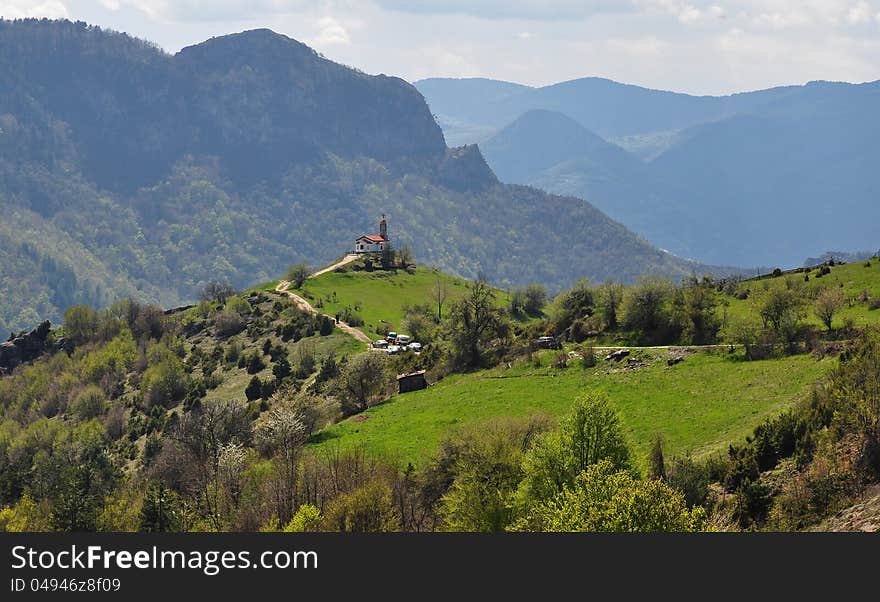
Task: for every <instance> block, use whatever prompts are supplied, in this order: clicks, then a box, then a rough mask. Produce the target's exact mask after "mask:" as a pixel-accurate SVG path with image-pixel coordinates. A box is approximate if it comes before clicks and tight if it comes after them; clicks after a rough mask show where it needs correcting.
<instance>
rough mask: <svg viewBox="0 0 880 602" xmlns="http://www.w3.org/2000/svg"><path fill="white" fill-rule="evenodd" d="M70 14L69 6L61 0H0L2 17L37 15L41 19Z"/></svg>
mask: <svg viewBox="0 0 880 602" xmlns="http://www.w3.org/2000/svg"><path fill="white" fill-rule="evenodd" d="M68 16H70V15H69V14H68V12H67V7H66V6H65V5H64V3H62V2H61V1H60V0H43V1H39V0H38V1H37V2H32V1H31V2H29V1H28V0H0V17H5V18H7V19H22V18H24V17H36V18H39V19H42V18H44V17H45V18H47V19H59V18H64V17H68Z"/></svg>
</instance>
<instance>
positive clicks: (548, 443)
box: [519, 392, 632, 505]
mask: <svg viewBox="0 0 880 602" xmlns="http://www.w3.org/2000/svg"><path fill="white" fill-rule="evenodd" d="M600 460H607V461H609V462H610V463H611V464H612V466H614V467H615V468H617V469H628V468H631V466H632V463H631V457H630V450H629V446H628V445H627V442H626V438H625V436H624V434H623V429H622V427H621V425H620V420H619V419H618V417H617V413H616V412H615V411H614V409H613V408H612V407H611V405H610V404H609V403H608V400H607V398H606V397H605V396H604V395H602V394H600V393H594V392H590V393H587V394H585V395H583V396H582V397H580V398H578V399H577V400H576V401H575V403H574V406H573V407H572V409H571V411H570V412H569V413H568V414H567V415H566V416H565V418H563V420H562V421H561V424H560V426H559V428H558V429H557V430H555V431H551V432H549V433H547V434H545V435H543V436H541V437H539V438H538V439H537V440H536V441H535V444H534V446H533V447H532V448H531V449H530V450H529V451H528V452H527V453H526V456H525V458H524V461H523V470H524V472H525V479H524V480H523V483H522V485H521V486H520V492H519V497H520V502H521V503H523V504H525V505H528V504H530V503H533V502H535V501H537V500H546V499H549V498H551V497H552V496H554V495H556V494H557V493H559V492H560V491H562V489H563V488H564V487H565V486H566V485H570V484H571V483H572V482H573V481H574V478H575V477H576V476H577V475H578V474H580V473H581V472H583V471H584V470H585V469H586V468H587V467H588V466H592V465H593V464H596V463H597V462H599V461H600Z"/></svg>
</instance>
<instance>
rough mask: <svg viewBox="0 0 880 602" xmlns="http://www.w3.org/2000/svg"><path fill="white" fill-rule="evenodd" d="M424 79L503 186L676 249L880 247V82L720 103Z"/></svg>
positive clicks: (734, 253) (735, 253)
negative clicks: (549, 195) (559, 201)
mask: <svg viewBox="0 0 880 602" xmlns="http://www.w3.org/2000/svg"><path fill="white" fill-rule="evenodd" d="M416 86H417V87H418V88H419V90H420V91H421V92H422V93H423V94H424V95H425V98H426V100H427V102H428V105H429V106H430V108H431V110H432V112H433V113H434V114H435V116H436V117H437V119H438V122H439V123H440V124H441V126H442V127H443V129H444V134H445V136H446V139H447V140H448V141H452V142H454V143H456V144H459V143H479V145H480V148H481V149H482V150H483V151H484V153H485V155H486V159H487V161H488V163H489V165H490V166H491V167H492V169H493V170H494V171H495V172H496V173H497V174H498V175H499V177H500V178H501V180H502V181H505V182H515V183H520V184H529V185H534V186H537V187H540V188H542V189H544V190H548V191H551V192H555V193H559V194H566V195H572V196H577V197H581V198H584V199H586V200H588V201H590V202H591V203H592V204H594V205H595V206H596V207H598V208H599V209H601V210H602V211H604V212H606V213H607V214H608V215H610V216H611V217H612V218H614V219H616V220H619V221H620V222H622V223H623V224H625V225H626V226H628V227H630V228H632V229H633V230H635V231H636V232H637V233H639V234H641V235H643V236H645V237H646V238H647V239H648V240H650V241H652V242H653V243H656V244H658V245H660V246H661V247H663V248H665V249H669V250H670V251H671V252H673V253H676V254H678V255H681V256H684V257H692V258H697V259H699V260H700V261H705V262H708V263H715V264H723V265H731V264H733V265H744V266H746V265H766V266H772V265H777V264H780V265H783V266H796V265H800V263H801V262H802V261H803V258H804V257H805V256H808V255H811V254H815V253H818V252H822V251H824V250H827V249H836V248H849V249H862V248H876V247H878V246H880V230H878V229H877V227H876V224H877V223H880V202H878V197H880V188H878V177H877V170H876V165H877V164H878V163H880V113H878V111H877V110H876V107H877V106H880V82H873V83H867V84H841V83H830V82H812V83H810V84H807V85H804V86H787V87H780V88H772V89H769V90H761V91H757V92H748V93H742V94H735V95H732V96H724V97H712V96H690V95H686V94H677V93H673V92H663V91H656V90H649V89H645V88H640V87H637V86H629V85H623V84H619V83H616V82H612V81H609V80H604V79H598V78H586V79H581V80H575V81H571V82H565V83H561V84H557V85H553V86H547V87H544V88H530V87H527V86H519V85H516V84H510V83H507V82H495V81H492V80H486V79H473V80H470V79H464V80H449V79H429V80H423V81H420V82H417V83H416Z"/></svg>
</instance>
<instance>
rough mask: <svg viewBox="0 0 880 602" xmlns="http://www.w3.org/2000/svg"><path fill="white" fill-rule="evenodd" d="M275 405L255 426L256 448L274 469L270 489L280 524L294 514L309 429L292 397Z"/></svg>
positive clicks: (278, 399)
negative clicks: (270, 459) (272, 464)
mask: <svg viewBox="0 0 880 602" xmlns="http://www.w3.org/2000/svg"><path fill="white" fill-rule="evenodd" d="M275 401H276V402H278V403H277V405H276V407H274V408H272V409H271V410H269V411H268V412H267V413H266V414H264V415H263V416H261V417H260V422H259V423H258V425H257V428H256V439H257V444H258V446H259V447H261V448H263V450H264V452H265V453H267V454H268V455H269V456H270V457H272V458H273V460H274V461H275V465H276V471H275V474H274V477H275V478H273V483H272V489H273V495H274V497H275V515H276V516H277V517H278V519H279V520H280V522H281V524H282V525H284V524H287V522H288V521H290V519H291V518H292V516H293V510H294V504H295V502H296V485H297V482H298V471H297V468H298V466H299V458H300V451H301V449H302V446H303V444H304V443H305V441H306V439H307V437H308V429H307V427H306V425H305V424H304V422H303V420H302V419H303V416H302V414H301V412H300V411H299V410H298V409H297V408H296V407H295V406H294V404H293V403H292V401H291V400H289V399H288V400H284V401H280V398H279V397H276V398H275Z"/></svg>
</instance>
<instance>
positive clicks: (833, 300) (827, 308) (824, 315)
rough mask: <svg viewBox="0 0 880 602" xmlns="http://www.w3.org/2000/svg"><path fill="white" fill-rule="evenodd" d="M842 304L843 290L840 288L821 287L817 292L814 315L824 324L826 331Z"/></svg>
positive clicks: (829, 328) (829, 329)
mask: <svg viewBox="0 0 880 602" xmlns="http://www.w3.org/2000/svg"><path fill="white" fill-rule="evenodd" d="M843 304H844V298H843V291H841V290H840V289H836V288H823V289H822V291H821V292H820V293H819V296H818V297H816V302H815V303H814V305H813V311H814V312H815V314H816V317H817V318H819V319H820V320H821V321H822V323H823V324H824V325H825V328H827V329H828V332H831V325H832V322H833V321H834V316H835V314H837V312H839V311H840V309H841V308H842V307H843Z"/></svg>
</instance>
